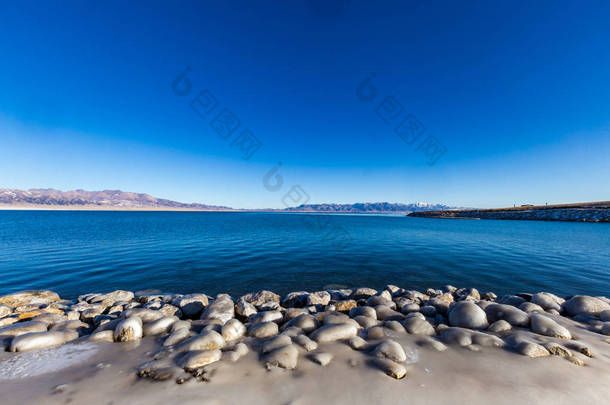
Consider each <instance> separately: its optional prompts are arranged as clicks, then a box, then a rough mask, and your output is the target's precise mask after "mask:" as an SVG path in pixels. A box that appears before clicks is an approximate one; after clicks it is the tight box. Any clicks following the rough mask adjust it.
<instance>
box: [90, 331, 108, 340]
mask: <svg viewBox="0 0 610 405" xmlns="http://www.w3.org/2000/svg"><path fill="white" fill-rule="evenodd" d="M87 339H88V340H90V341H92V342H114V331H113V330H103V331H100V332H96V333H92V334H91V335H89V337H87Z"/></svg>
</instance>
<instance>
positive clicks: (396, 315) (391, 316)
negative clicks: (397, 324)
mask: <svg viewBox="0 0 610 405" xmlns="http://www.w3.org/2000/svg"><path fill="white" fill-rule="evenodd" d="M367 308H368V307H367ZM375 312H376V313H377V319H378V320H380V321H402V320H403V319H405V316H404V315H403V314H401V313H400V312H397V311H394V310H393V309H392V308H390V307H388V306H386V305H377V306H376V307H375Z"/></svg>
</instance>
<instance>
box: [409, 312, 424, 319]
mask: <svg viewBox="0 0 610 405" xmlns="http://www.w3.org/2000/svg"><path fill="white" fill-rule="evenodd" d="M411 318H419V319H421V320H422V321H425V320H426V317H425V316H424V314H422V313H421V312H411V313H409V314H407V317H406V318H405V319H411Z"/></svg>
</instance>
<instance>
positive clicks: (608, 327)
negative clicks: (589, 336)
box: [600, 322, 610, 335]
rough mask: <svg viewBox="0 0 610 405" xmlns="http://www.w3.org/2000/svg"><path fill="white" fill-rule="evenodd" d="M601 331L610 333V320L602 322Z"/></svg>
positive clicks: (606, 333)
mask: <svg viewBox="0 0 610 405" xmlns="http://www.w3.org/2000/svg"><path fill="white" fill-rule="evenodd" d="M600 332H601V333H602V334H603V335H610V322H604V323H603V324H602V327H601V329H600Z"/></svg>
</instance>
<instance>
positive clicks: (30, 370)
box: [0, 342, 99, 380]
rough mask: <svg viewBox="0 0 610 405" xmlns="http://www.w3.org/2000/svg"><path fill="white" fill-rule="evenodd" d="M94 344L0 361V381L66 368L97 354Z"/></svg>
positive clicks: (71, 345) (25, 353) (70, 346)
mask: <svg viewBox="0 0 610 405" xmlns="http://www.w3.org/2000/svg"><path fill="white" fill-rule="evenodd" d="M98 348H99V346H98V345H96V344H94V343H88V342H87V343H75V344H66V345H63V346H59V347H55V348H50V349H42V350H34V351H31V352H24V353H19V354H17V355H15V356H14V357H11V358H8V359H5V360H2V361H0V380H16V379H20V378H25V377H34V376H38V375H41V374H46V373H50V372H53V371H58V370H62V369H64V368H68V367H70V366H73V365H75V364H78V363H80V362H83V361H85V360H87V359H88V358H90V357H91V356H93V355H94V354H95V353H97V351H98Z"/></svg>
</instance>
